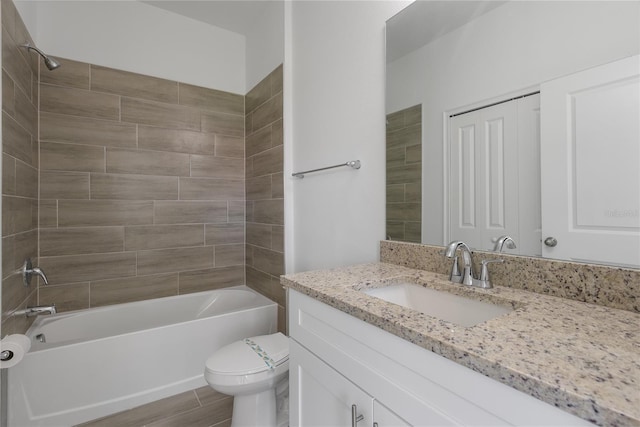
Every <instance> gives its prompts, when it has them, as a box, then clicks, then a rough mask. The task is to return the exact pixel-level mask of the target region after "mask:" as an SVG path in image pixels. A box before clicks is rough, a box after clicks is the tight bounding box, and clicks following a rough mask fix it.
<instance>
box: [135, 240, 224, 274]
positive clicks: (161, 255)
mask: <svg viewBox="0 0 640 427" xmlns="http://www.w3.org/2000/svg"><path fill="white" fill-rule="evenodd" d="M211 267H213V247H212V246H203V247H195V248H177V249H159V250H151V251H138V274H141V275H146V274H155V273H166V272H178V271H185V270H198V269H204V268H211Z"/></svg>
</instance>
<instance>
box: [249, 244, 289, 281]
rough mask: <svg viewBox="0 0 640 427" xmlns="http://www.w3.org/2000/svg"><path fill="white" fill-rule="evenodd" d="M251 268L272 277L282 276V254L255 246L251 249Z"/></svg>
mask: <svg viewBox="0 0 640 427" xmlns="http://www.w3.org/2000/svg"><path fill="white" fill-rule="evenodd" d="M253 268H255V269H256V270H260V271H262V272H265V273H267V274H270V275H272V276H280V275H281V274H284V254H283V253H282V252H276V251H273V250H271V249H265V248H261V247H259V246H256V247H254V248H253Z"/></svg>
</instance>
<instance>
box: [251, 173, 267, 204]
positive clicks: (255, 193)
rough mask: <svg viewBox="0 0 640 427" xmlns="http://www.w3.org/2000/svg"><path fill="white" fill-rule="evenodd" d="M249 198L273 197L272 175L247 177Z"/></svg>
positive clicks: (262, 198)
mask: <svg viewBox="0 0 640 427" xmlns="http://www.w3.org/2000/svg"><path fill="white" fill-rule="evenodd" d="M246 187H247V200H264V199H270V198H271V175H264V176H260V177H258V178H249V179H247V184H246Z"/></svg>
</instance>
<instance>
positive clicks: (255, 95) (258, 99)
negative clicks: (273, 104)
mask: <svg viewBox="0 0 640 427" xmlns="http://www.w3.org/2000/svg"><path fill="white" fill-rule="evenodd" d="M270 97H271V75H270V74H269V75H268V76H266V77H265V78H264V79H262V80H261V81H260V82H259V83H258V84H257V85H255V86H254V87H253V88H252V89H251V90H250V91H249V92H248V93H247V95H246V96H245V109H246V112H247V114H248V113H251V112H252V111H253V110H255V109H256V108H257V107H258V106H260V105H261V104H263V103H265V102H266V101H267V100H268V99H269V98H270Z"/></svg>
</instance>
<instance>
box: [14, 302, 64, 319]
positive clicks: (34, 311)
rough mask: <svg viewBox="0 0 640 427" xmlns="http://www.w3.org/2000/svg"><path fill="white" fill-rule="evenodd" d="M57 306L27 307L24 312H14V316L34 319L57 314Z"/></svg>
mask: <svg viewBox="0 0 640 427" xmlns="http://www.w3.org/2000/svg"><path fill="white" fill-rule="evenodd" d="M56 313H57V310H56V305H55V304H51V305H35V306H31V307H27V308H25V309H24V310H16V311H14V312H13V315H14V316H21V315H25V316H27V317H34V316H37V315H39V314H56Z"/></svg>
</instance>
